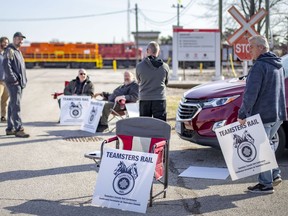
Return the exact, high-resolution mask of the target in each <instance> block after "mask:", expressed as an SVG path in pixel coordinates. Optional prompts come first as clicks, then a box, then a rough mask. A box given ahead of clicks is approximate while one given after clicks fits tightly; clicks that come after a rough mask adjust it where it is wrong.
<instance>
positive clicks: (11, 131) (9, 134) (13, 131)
mask: <svg viewBox="0 0 288 216" xmlns="http://www.w3.org/2000/svg"><path fill="white" fill-rule="evenodd" d="M6 135H7V136H11V135H16V131H15V130H6Z"/></svg>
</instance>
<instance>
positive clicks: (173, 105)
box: [166, 95, 182, 128]
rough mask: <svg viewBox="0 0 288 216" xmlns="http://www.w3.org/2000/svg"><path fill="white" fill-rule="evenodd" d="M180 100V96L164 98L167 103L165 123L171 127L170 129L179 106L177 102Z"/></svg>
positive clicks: (173, 124)
mask: <svg viewBox="0 0 288 216" xmlns="http://www.w3.org/2000/svg"><path fill="white" fill-rule="evenodd" d="M181 98H182V95H177V96H174V95H169V96H167V98H166V100H167V101H166V103H167V107H166V110H167V123H168V124H170V125H171V127H173V128H174V126H175V120H176V113H177V109H178V105H179V101H180V99H181Z"/></svg>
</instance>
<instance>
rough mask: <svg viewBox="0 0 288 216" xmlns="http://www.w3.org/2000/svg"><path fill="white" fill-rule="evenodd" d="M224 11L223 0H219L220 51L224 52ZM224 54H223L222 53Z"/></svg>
mask: <svg viewBox="0 0 288 216" xmlns="http://www.w3.org/2000/svg"><path fill="white" fill-rule="evenodd" d="M222 11H223V0H219V11H218V16H219V17H218V19H219V31H220V53H222V50H223V47H222V20H223V19H222ZM221 56H222V55H221ZM219 73H220V76H222V58H221V57H220V71H219Z"/></svg>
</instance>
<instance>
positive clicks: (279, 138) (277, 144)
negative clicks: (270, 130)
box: [272, 126, 286, 158]
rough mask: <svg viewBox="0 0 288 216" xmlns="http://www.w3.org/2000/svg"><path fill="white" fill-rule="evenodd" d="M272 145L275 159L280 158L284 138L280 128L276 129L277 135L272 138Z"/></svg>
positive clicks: (284, 141)
mask: <svg viewBox="0 0 288 216" xmlns="http://www.w3.org/2000/svg"><path fill="white" fill-rule="evenodd" d="M272 143H273V145H274V149H276V151H275V155H276V158H279V157H281V155H282V154H283V153H284V149H285V143H286V136H285V132H284V129H283V127H282V126H280V128H279V129H278V131H277V133H276V134H275V135H274V136H273V137H272Z"/></svg>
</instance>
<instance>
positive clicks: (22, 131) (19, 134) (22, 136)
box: [15, 130, 30, 138]
mask: <svg viewBox="0 0 288 216" xmlns="http://www.w3.org/2000/svg"><path fill="white" fill-rule="evenodd" d="M15 136H16V137H21V138H28V137H29V136H30V135H29V134H27V133H25V132H24V130H20V131H17V132H16V134H15Z"/></svg>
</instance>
